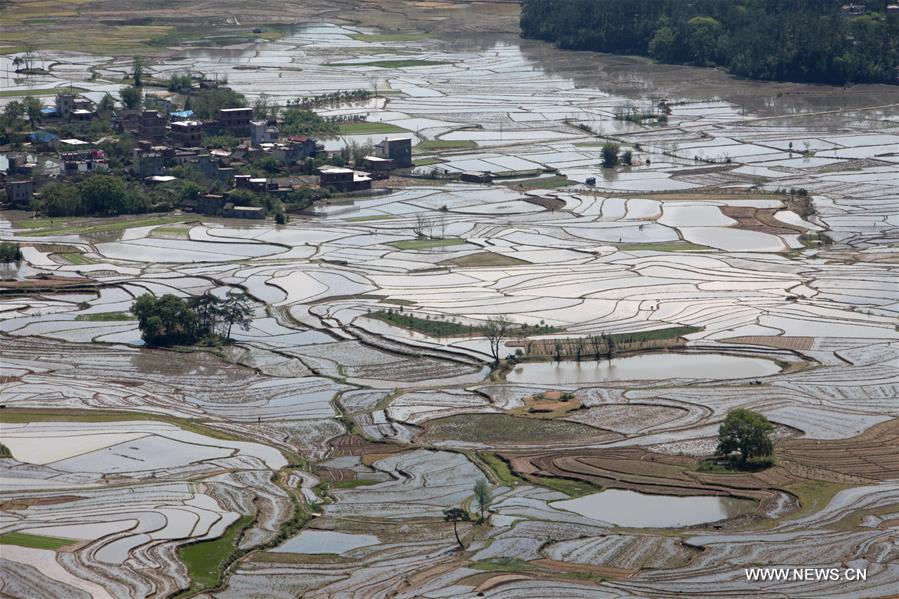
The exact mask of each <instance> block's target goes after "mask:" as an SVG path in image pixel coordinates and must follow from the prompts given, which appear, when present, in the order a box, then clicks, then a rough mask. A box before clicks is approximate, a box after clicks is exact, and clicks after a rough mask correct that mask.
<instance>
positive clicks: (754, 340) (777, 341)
mask: <svg viewBox="0 0 899 599" xmlns="http://www.w3.org/2000/svg"><path fill="white" fill-rule="evenodd" d="M719 341H721V342H723V343H739V344H741V345H764V346H766V347H776V348H778V349H795V350H798V351H803V350H809V349H811V348H812V345H813V344H814V342H815V338H814V337H774V336H770V335H768V336H757V337H752V336H749V337H728V338H727V339H719Z"/></svg>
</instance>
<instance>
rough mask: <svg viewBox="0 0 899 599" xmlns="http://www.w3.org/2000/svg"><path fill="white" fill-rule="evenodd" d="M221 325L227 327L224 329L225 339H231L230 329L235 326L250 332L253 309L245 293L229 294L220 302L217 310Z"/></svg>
mask: <svg viewBox="0 0 899 599" xmlns="http://www.w3.org/2000/svg"><path fill="white" fill-rule="evenodd" d="M218 313H219V315H220V316H221V319H222V323H223V324H224V325H225V326H226V327H227V328H226V329H225V338H226V339H230V338H231V328H232V327H233V326H234V325H237V326H238V327H240V328H241V329H243V330H244V331H248V330H250V323H251V322H252V318H251V317H252V315H253V307H252V303H251V302H250V298H249V296H247V295H246V294H245V293H231V294H229V295H228V298H227V299H226V300H225V301H224V302H222V304H221V307H220V308H219V310H218Z"/></svg>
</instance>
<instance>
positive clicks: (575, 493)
mask: <svg viewBox="0 0 899 599" xmlns="http://www.w3.org/2000/svg"><path fill="white" fill-rule="evenodd" d="M527 478H528V481H530V482H532V483H534V484H537V485H540V486H542V487H547V488H549V489H552V490H554V491H558V492H560V493H565V494H566V495H568V496H569V497H583V496H584V495H590V494H591V493H598V492H600V491H602V487H597V486H596V485H592V484H590V483H588V482H587V481H583V480H575V479H573V478H561V477H558V476H529V477H527Z"/></svg>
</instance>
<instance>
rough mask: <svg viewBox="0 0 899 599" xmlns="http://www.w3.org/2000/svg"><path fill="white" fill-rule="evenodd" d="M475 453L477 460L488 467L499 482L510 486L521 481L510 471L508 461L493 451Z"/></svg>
mask: <svg viewBox="0 0 899 599" xmlns="http://www.w3.org/2000/svg"><path fill="white" fill-rule="evenodd" d="M475 455H476V456H477V458H478V460H480V461H481V462H482V463H483V464H484V465H485V466H487V467H488V468H490V471H491V472H492V473H493V475H494V477H495V478H496V480H498V481H499V482H500V483H501V484H503V485H506V486H510V487H511V486H513V485H517V484H519V483H521V482H522V479H520V478H519V477H518V476H516V475H515V474H514V473H513V472H512V469H511V468H510V467H509V463H508V462H506V460H504V459H502V458H501V457H499V456H498V455H496V454H495V453H489V452H483V453H478V454H475Z"/></svg>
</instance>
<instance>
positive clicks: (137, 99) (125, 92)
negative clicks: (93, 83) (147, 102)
mask: <svg viewBox="0 0 899 599" xmlns="http://www.w3.org/2000/svg"><path fill="white" fill-rule="evenodd" d="M119 97H120V98H121V99H122V105H123V106H124V107H125V108H127V109H128V110H137V109H138V108H140V105H141V103H142V102H143V97H142V95H141V91H140V88H139V87H136V86H133V85H132V86H130V87H123V88H122V90H121V91H120V92H119Z"/></svg>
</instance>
